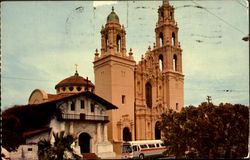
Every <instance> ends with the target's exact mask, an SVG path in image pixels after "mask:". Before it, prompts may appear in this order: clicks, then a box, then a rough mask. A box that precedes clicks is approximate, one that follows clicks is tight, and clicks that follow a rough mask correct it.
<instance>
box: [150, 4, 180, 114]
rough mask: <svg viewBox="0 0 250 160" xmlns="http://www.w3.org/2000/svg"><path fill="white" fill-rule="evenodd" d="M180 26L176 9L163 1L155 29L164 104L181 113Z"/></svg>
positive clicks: (155, 50)
mask: <svg viewBox="0 0 250 160" xmlns="http://www.w3.org/2000/svg"><path fill="white" fill-rule="evenodd" d="M178 30H179V28H178V26H177V22H176V21H175V18H174V7H173V6H172V5H170V4H169V1H168V0H163V3H162V6H160V7H159V9H158V21H157V23H156V28H155V37H156V47H155V49H154V52H155V53H156V55H158V59H159V61H162V76H163V81H164V82H163V86H165V88H164V92H165V93H164V94H163V95H164V103H165V104H167V108H171V109H174V110H177V111H179V110H180V109H181V108H182V107H183V106H184V75H183V73H182V49H181V46H180V42H179V41H178Z"/></svg>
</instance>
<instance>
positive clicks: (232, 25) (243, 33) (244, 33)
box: [192, 0, 247, 35]
mask: <svg viewBox="0 0 250 160" xmlns="http://www.w3.org/2000/svg"><path fill="white" fill-rule="evenodd" d="M192 2H193V3H194V4H196V5H199V3H197V2H194V0H192ZM203 9H205V11H207V12H208V13H210V14H212V15H213V16H215V17H216V18H218V19H219V20H221V21H222V22H224V23H225V24H227V25H229V26H230V27H232V28H234V29H235V30H237V31H239V32H240V33H242V34H244V35H247V34H246V33H244V32H243V31H241V30H240V29H238V28H236V27H234V26H233V25H231V24H230V23H228V22H227V21H225V20H224V19H222V18H221V17H219V16H217V15H216V14H214V13H213V12H211V11H209V10H208V9H207V8H205V7H203Z"/></svg>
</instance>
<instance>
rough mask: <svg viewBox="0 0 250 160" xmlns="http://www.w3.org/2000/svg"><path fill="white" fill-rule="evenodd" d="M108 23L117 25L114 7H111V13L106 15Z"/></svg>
mask: <svg viewBox="0 0 250 160" xmlns="http://www.w3.org/2000/svg"><path fill="white" fill-rule="evenodd" d="M108 21H113V22H117V23H119V17H118V16H117V14H116V13H115V12H114V7H112V12H111V13H110V14H109V15H108V17H107V22H108Z"/></svg>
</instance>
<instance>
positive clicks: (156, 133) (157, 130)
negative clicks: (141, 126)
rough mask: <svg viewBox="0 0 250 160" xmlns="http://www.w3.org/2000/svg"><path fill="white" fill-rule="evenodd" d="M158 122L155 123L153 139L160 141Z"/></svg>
mask: <svg viewBox="0 0 250 160" xmlns="http://www.w3.org/2000/svg"><path fill="white" fill-rule="evenodd" d="M159 124H160V122H156V123H155V139H161V130H160V129H159Z"/></svg>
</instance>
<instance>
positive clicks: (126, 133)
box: [122, 127, 132, 141]
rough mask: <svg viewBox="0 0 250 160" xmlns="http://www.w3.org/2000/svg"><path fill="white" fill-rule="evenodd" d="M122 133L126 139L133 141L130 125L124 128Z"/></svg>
mask: <svg viewBox="0 0 250 160" xmlns="http://www.w3.org/2000/svg"><path fill="white" fill-rule="evenodd" d="M122 135H123V140H124V141H131V140H132V139H131V132H130V131H129V128H128V127H125V128H123V132H122Z"/></svg>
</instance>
